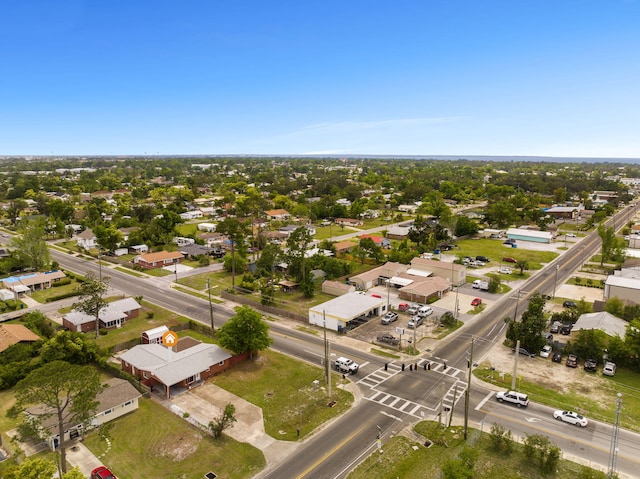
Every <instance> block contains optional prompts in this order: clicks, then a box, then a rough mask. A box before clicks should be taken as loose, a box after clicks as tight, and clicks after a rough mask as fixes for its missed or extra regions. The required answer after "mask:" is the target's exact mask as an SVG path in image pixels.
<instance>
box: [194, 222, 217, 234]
mask: <svg viewBox="0 0 640 479" xmlns="http://www.w3.org/2000/svg"><path fill="white" fill-rule="evenodd" d="M215 230H216V224H215V223H198V231H206V232H208V233H213V232H214V231H215Z"/></svg>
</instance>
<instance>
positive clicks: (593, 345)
mask: <svg viewBox="0 0 640 479" xmlns="http://www.w3.org/2000/svg"><path fill="white" fill-rule="evenodd" d="M606 347H607V335H606V333H605V332H604V331H601V330H600V329H581V330H580V331H578V334H577V335H576V337H575V339H574V340H573V341H572V342H571V349H572V350H573V351H574V352H575V353H576V354H577V355H578V356H580V357H581V358H593V359H595V360H596V361H601V360H602V354H603V353H604V351H605V348H606Z"/></svg>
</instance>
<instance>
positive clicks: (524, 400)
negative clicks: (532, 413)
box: [496, 391, 529, 407]
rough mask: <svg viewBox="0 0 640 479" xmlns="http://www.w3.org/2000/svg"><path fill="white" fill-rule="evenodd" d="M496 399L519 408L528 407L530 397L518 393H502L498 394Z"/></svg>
mask: <svg viewBox="0 0 640 479" xmlns="http://www.w3.org/2000/svg"><path fill="white" fill-rule="evenodd" d="M496 399H497V400H498V401H499V402H508V403H511V404H515V405H516V406H518V407H527V406H528V405H529V396H527V395H526V394H524V393H519V392H516V391H500V392H498V393H496Z"/></svg>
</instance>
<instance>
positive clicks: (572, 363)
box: [565, 354, 578, 368]
mask: <svg viewBox="0 0 640 479" xmlns="http://www.w3.org/2000/svg"><path fill="white" fill-rule="evenodd" d="M565 364H566V365H567V367H568V368H577V367H578V356H576V355H575V354H570V355H569V356H567V362H566V363H565Z"/></svg>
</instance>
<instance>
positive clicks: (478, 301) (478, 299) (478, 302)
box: [471, 298, 482, 306]
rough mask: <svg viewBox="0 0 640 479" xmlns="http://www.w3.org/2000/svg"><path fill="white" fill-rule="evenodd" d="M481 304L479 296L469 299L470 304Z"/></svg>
mask: <svg viewBox="0 0 640 479" xmlns="http://www.w3.org/2000/svg"><path fill="white" fill-rule="evenodd" d="M481 304H482V299H480V298H473V300H472V301H471V306H480V305H481Z"/></svg>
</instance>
